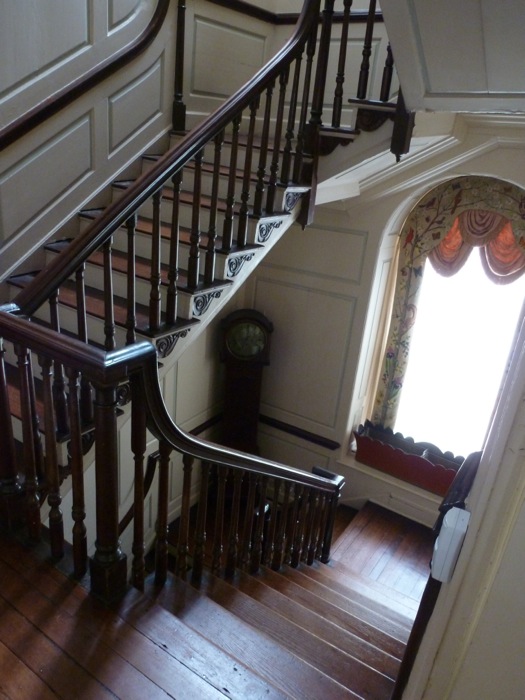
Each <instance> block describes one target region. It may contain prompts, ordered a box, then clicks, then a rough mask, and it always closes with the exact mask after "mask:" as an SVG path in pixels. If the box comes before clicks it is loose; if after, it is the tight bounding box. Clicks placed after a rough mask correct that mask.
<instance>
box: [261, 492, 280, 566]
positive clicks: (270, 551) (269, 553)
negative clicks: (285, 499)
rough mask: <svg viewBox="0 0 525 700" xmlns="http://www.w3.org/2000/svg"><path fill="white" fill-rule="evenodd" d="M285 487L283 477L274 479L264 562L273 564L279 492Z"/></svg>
mask: <svg viewBox="0 0 525 700" xmlns="http://www.w3.org/2000/svg"><path fill="white" fill-rule="evenodd" d="M282 487H283V482H282V480H281V479H273V490H272V495H271V499H272V500H271V503H270V509H269V515H268V517H269V523H268V528H267V531H266V533H265V537H264V547H263V564H264V566H271V565H272V562H273V559H274V554H275V538H276V535H277V522H278V519H279V493H280V491H281V488H282Z"/></svg>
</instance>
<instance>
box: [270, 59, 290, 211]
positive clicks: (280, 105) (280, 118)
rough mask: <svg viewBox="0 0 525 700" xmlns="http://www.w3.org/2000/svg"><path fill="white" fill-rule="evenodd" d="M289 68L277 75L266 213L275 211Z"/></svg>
mask: <svg viewBox="0 0 525 700" xmlns="http://www.w3.org/2000/svg"><path fill="white" fill-rule="evenodd" d="M289 74H290V70H289V67H288V66H287V67H286V68H285V70H284V71H283V72H282V73H281V75H280V76H279V98H278V102H277V116H276V119H275V132H274V137H273V156H272V161H271V164H270V178H269V181H268V192H267V195H266V214H267V215H271V214H273V213H274V212H275V192H276V187H277V179H278V173H279V164H280V160H281V136H282V129H283V122H284V108H285V100H286V88H287V86H288V78H289Z"/></svg>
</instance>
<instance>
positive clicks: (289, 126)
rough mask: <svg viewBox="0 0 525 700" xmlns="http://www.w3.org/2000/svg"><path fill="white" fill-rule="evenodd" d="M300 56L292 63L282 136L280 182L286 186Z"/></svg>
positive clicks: (295, 115)
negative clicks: (291, 75)
mask: <svg viewBox="0 0 525 700" xmlns="http://www.w3.org/2000/svg"><path fill="white" fill-rule="evenodd" d="M302 57H303V55H302V54H301V55H300V56H298V58H297V59H296V61H295V63H294V72H293V80H292V91H291V94H290V104H289V106H288V121H287V123H286V133H285V136H284V149H283V159H282V164H281V177H280V182H281V183H282V184H283V185H286V184H287V183H288V181H289V180H290V173H291V162H292V151H293V144H294V138H295V120H296V117H297V100H298V96H299V79H300V77H301V65H302Z"/></svg>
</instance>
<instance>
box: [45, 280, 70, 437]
mask: <svg viewBox="0 0 525 700" xmlns="http://www.w3.org/2000/svg"><path fill="white" fill-rule="evenodd" d="M58 296H59V291H58V289H57V290H56V291H55V293H54V294H52V295H51V296H50V298H49V315H50V320H51V328H52V329H53V330H54V331H56V332H57V333H60V319H59V315H58ZM53 377H54V378H53V399H54V403H55V412H56V419H57V431H58V434H59V435H67V434H68V432H69V423H68V418H67V399H66V391H65V382H64V368H63V366H62V364H61V363H60V362H54V363H53Z"/></svg>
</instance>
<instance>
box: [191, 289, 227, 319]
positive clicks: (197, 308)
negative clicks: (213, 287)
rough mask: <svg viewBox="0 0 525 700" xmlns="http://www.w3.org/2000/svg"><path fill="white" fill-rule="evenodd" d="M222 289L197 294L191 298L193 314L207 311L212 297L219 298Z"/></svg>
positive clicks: (199, 314) (198, 314)
mask: <svg viewBox="0 0 525 700" xmlns="http://www.w3.org/2000/svg"><path fill="white" fill-rule="evenodd" d="M222 291H223V290H222V289H219V290H217V291H214V292H206V294H199V295H198V296H196V297H195V299H194V300H193V313H194V315H195V316H202V315H203V314H205V313H206V311H208V309H209V308H210V306H211V303H212V301H213V300H214V299H220V298H221V295H222Z"/></svg>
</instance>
